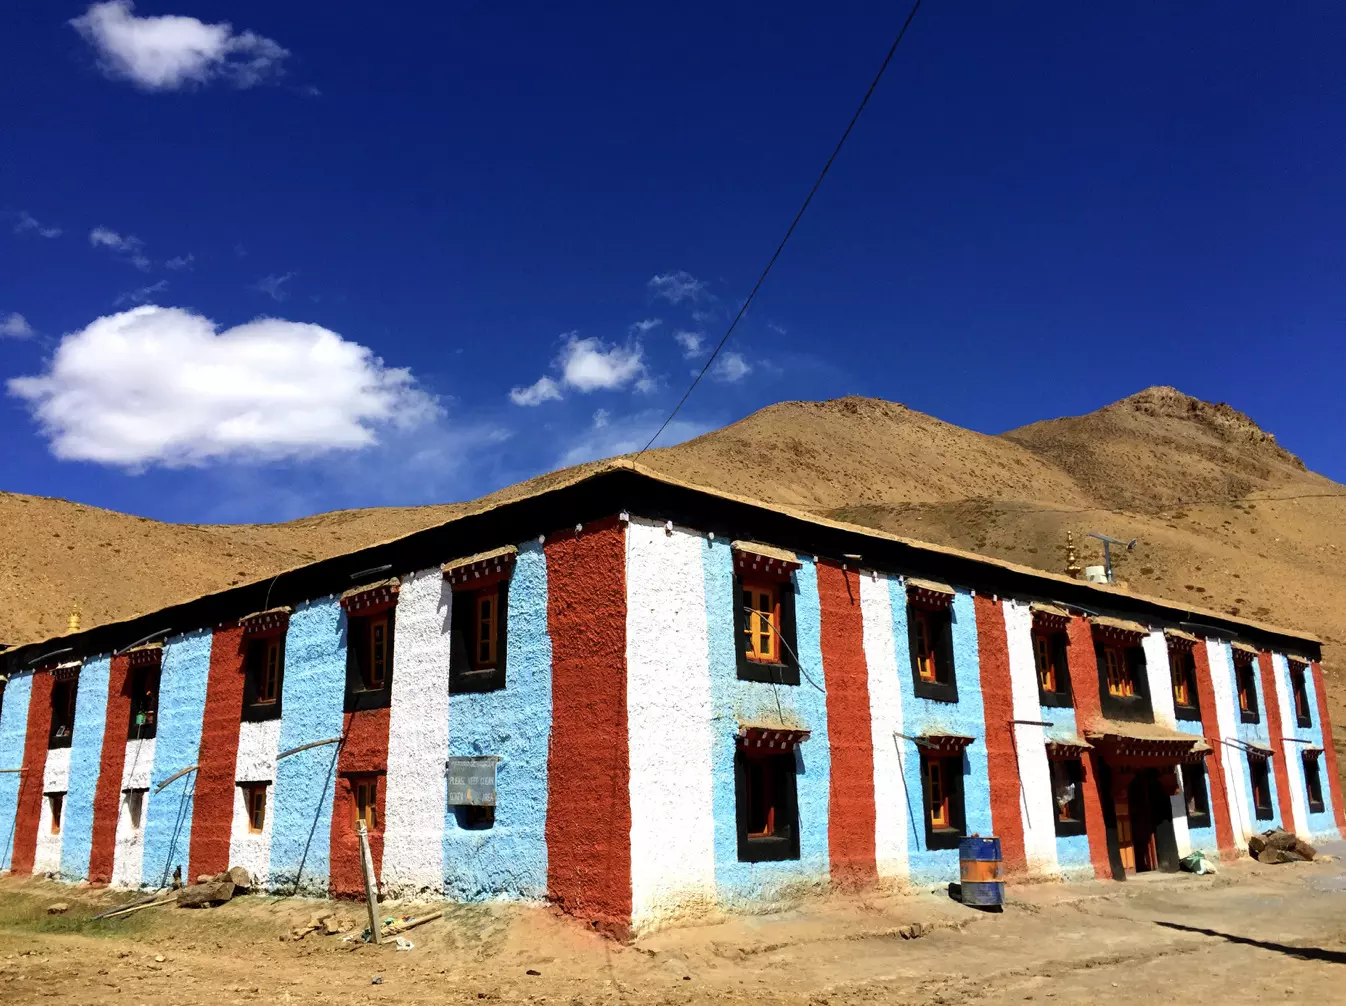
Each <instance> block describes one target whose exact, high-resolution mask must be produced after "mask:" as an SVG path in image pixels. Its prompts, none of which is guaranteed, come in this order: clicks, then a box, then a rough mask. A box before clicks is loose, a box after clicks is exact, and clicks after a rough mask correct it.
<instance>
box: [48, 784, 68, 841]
mask: <svg viewBox="0 0 1346 1006" xmlns="http://www.w3.org/2000/svg"><path fill="white" fill-rule="evenodd" d="M47 806H48V808H50V810H51V833H52V834H53V835H59V834H60V833H61V812H62V811H63V810H64V809H65V794H64V793H48V794H47Z"/></svg>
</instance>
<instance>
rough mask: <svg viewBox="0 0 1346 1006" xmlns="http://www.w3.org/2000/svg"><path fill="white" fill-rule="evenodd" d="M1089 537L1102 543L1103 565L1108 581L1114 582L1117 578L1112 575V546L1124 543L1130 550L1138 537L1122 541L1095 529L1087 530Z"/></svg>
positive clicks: (1134, 545)
mask: <svg viewBox="0 0 1346 1006" xmlns="http://www.w3.org/2000/svg"><path fill="white" fill-rule="evenodd" d="M1087 533H1088V535H1089V537H1090V538H1097V539H1098V540H1099V541H1101V542H1102V543H1103V567H1104V569H1105V570H1106V571H1107V576H1108V583H1116V582H1117V580H1116V578H1115V577H1113V575H1112V546H1113V545H1125V546H1126V550H1127V551H1128V552H1130V551H1131V550H1132V549H1133V548H1135V547H1136V543H1137V542H1138V541H1140V539H1139V538H1132V539H1131V540H1130V541H1122V540H1121V539H1120V538H1110V537H1108V536H1107V535H1106V534H1099V533H1098V532H1097V531H1089V532H1087Z"/></svg>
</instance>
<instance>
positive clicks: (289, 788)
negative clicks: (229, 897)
mask: <svg viewBox="0 0 1346 1006" xmlns="http://www.w3.org/2000/svg"><path fill="white" fill-rule="evenodd" d="M345 699H346V612H345V611H344V610H343V609H342V607H341V605H340V603H338V601H337V599H336V598H335V597H328V598H324V599H322V600H319V601H312V602H310V603H308V604H306V605H302V606H301V607H299V608H298V609H297V610H296V611H295V612H294V614H293V615H291V616H290V628H289V631H288V632H287V633H286V636H285V678H284V684H283V685H282V695H281V705H282V708H283V710H284V715H283V716H282V717H281V723H280V744H279V750H281V751H288V750H290V749H291V748H296V747H299V746H300V745H301V744H308V743H311V742H312V741H320V740H326V739H327V738H329V737H337V736H340V734H341V731H342V708H343V706H344V705H345ZM340 747H341V746H340V745H339V744H325V745H323V746H321V747H314V748H309V749H308V750H307V751H300V752H299V753H298V754H293V755H290V756H289V757H288V758H282V759H281V760H280V761H278V762H277V763H276V793H275V797H274V805H273V818H272V824H271V867H270V884H271V888H272V890H274V891H277V892H280V893H290V892H294V891H299V892H304V893H310V894H325V893H326V892H327V883H328V877H329V871H330V865H331V831H332V796H333V793H334V792H335V788H334V780H335V777H336V763H337V754H338V752H339V751H340Z"/></svg>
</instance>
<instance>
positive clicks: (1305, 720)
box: [1295, 716, 1313, 730]
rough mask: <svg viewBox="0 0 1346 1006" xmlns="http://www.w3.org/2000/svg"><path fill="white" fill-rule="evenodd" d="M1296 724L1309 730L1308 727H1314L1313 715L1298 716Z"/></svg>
mask: <svg viewBox="0 0 1346 1006" xmlns="http://www.w3.org/2000/svg"><path fill="white" fill-rule="evenodd" d="M1295 725H1296V726H1301V727H1303V728H1304V729H1306V730H1308V729H1312V727H1313V717H1312V716H1297V717H1295Z"/></svg>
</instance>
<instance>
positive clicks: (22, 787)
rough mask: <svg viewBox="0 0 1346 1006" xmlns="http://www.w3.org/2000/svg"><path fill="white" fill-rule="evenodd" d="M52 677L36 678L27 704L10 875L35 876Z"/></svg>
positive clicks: (49, 725)
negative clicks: (26, 721) (26, 724)
mask: <svg viewBox="0 0 1346 1006" xmlns="http://www.w3.org/2000/svg"><path fill="white" fill-rule="evenodd" d="M51 686H52V677H51V674H49V673H45V672H39V673H37V674H34V675H33V690H32V693H31V697H30V698H29V700H28V733H27V734H26V735H25V736H24V739H23V781H22V782H21V783H19V805H18V807H17V808H16V809H15V812H14V853H13V855H12V856H11V857H10V868H9V870H10V873H14V874H25V873H32V872H33V858H34V857H35V856H36V855H37V824H38V820H39V818H40V817H41V815H42V774H43V772H45V771H46V769H47V735H48V734H50V733H51Z"/></svg>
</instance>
